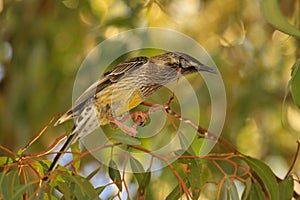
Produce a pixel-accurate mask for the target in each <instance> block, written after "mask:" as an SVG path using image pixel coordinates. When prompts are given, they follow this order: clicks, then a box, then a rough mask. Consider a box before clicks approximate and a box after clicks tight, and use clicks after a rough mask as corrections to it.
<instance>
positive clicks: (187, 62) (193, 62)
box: [175, 52, 217, 74]
mask: <svg viewBox="0 0 300 200" xmlns="http://www.w3.org/2000/svg"><path fill="white" fill-rule="evenodd" d="M175 53H176V54H177V55H179V56H180V57H181V58H183V61H182V62H183V66H186V67H193V68H195V69H196V70H197V71H205V72H209V73H213V74H217V71H216V70H215V69H212V68H210V67H208V66H206V65H204V64H202V63H201V62H199V61H198V60H197V59H196V58H194V57H192V56H190V55H187V54H185V53H181V52H175Z"/></svg>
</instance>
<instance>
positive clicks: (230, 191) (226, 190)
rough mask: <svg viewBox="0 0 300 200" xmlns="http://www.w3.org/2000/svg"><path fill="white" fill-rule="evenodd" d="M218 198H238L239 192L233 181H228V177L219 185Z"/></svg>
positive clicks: (235, 199)
mask: <svg viewBox="0 0 300 200" xmlns="http://www.w3.org/2000/svg"><path fill="white" fill-rule="evenodd" d="M217 199H218V200H222V199H230V200H239V194H238V191H237V188H236V185H235V183H234V182H232V183H231V182H230V179H226V180H225V181H224V182H223V185H222V186H221V191H220V193H219V194H218V196H217Z"/></svg>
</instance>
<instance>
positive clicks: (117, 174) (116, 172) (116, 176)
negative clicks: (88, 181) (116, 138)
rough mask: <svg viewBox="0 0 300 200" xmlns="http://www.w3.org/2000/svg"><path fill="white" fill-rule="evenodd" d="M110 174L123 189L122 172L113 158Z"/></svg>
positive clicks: (120, 188) (110, 163) (110, 164)
mask: <svg viewBox="0 0 300 200" xmlns="http://www.w3.org/2000/svg"><path fill="white" fill-rule="evenodd" d="M108 174H109V177H110V178H111V180H112V181H113V182H114V183H115V184H116V185H117V187H118V188H119V190H120V191H122V179H121V173H120V171H119V170H118V166H117V164H116V163H115V161H113V160H110V161H109V169H108Z"/></svg>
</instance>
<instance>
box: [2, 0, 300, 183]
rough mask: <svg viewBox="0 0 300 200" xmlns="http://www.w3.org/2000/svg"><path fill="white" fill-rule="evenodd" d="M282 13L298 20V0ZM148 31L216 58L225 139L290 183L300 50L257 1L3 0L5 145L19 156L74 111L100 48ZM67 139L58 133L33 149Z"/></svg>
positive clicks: (299, 121)
mask: <svg viewBox="0 0 300 200" xmlns="http://www.w3.org/2000/svg"><path fill="white" fill-rule="evenodd" d="M280 8H281V10H282V12H283V14H284V15H285V17H287V18H288V19H289V20H290V21H291V22H293V19H294V17H295V16H297V13H298V10H297V4H296V1H293V0H287V1H284V4H282V5H281V7H280ZM298 19H299V18H298ZM147 26H154V27H163V28H170V29H174V30H176V31H179V32H182V33H184V34H186V35H188V36H190V37H192V38H193V39H195V40H196V41H198V42H199V43H200V44H201V45H202V46H203V47H204V48H205V49H206V50H207V51H208V53H209V54H210V55H211V56H212V58H213V59H214V61H215V62H216V64H217V66H218V68H219V70H220V72H221V74H222V77H223V79H224V84H225V87H226V93H227V102H228V103H227V106H228V110H227V117H226V122H225V127H224V130H223V132H222V136H223V137H225V138H226V139H228V140H229V141H230V142H232V143H233V144H234V145H235V146H236V147H237V148H238V149H239V150H240V151H241V152H243V153H245V154H249V155H251V156H254V157H256V158H259V159H263V160H264V161H266V162H267V163H269V164H270V166H271V168H272V169H273V170H275V173H276V174H277V175H279V176H280V177H283V175H284V174H285V172H286V171H287V169H288V167H289V165H290V164H291V161H292V158H293V155H294V153H295V151H296V147H297V144H296V140H297V139H299V132H300V113H299V110H297V108H296V106H295V105H294V103H293V100H292V98H291V95H289V94H288V95H287V99H286V101H285V103H284V104H283V100H284V97H285V93H286V91H287V86H288V81H289V79H290V69H291V66H292V65H293V64H294V63H295V61H296V60H297V56H299V43H298V41H297V40H296V39H295V38H293V37H291V36H289V35H286V34H284V33H282V32H279V31H277V30H275V29H274V28H273V27H272V26H271V25H269V24H268V23H267V22H266V20H265V19H264V16H263V14H262V12H261V4H260V1H253V0H209V1H206V0H186V1H182V0H159V1H158V0H157V1H152V0H145V1H142V0H140V1H138V0H134V1H130V0H106V1H102V0H89V1H79V0H65V1H51V0H39V1H37V0H26V1H22V0H19V1H12V0H6V1H5V0H4V1H3V0H0V59H1V60H0V145H3V146H6V147H8V148H10V149H12V150H14V151H16V150H17V149H19V148H21V147H23V146H24V145H25V144H26V143H27V142H29V141H30V139H31V138H33V137H34V136H35V135H36V134H37V133H38V132H39V131H40V130H41V129H42V128H43V127H44V126H45V125H46V124H47V122H48V121H49V120H50V119H51V118H52V117H53V116H54V115H56V114H61V113H62V112H64V111H65V110H66V109H68V108H69V107H70V106H71V102H72V87H73V82H74V79H75V76H76V72H77V70H78V69H79V66H80V64H81V62H82V61H83V59H84V58H85V57H86V55H87V53H88V52H89V51H90V50H91V49H93V47H95V46H96V45H97V44H99V43H100V42H101V41H103V40H105V39H107V38H110V37H111V36H113V35H114V34H117V33H119V32H122V31H126V30H130V29H132V28H137V27H147ZM204 101H205V100H204ZM207 102H209V99H208V100H207ZM208 120H209V119H208ZM204 121H205V120H204ZM282 122H283V123H282ZM205 125H206V124H205ZM62 133H63V128H62V129H58V128H52V127H51V128H50V129H49V130H47V133H46V134H45V135H44V136H43V137H42V138H41V139H40V140H39V141H38V143H37V144H36V145H34V147H33V150H34V151H38V150H42V149H44V148H45V147H46V146H48V145H49V144H50V143H52V142H53V141H54V139H55V138H56V137H57V136H59V135H61V134H62ZM296 170H297V171H298V172H299V171H300V165H299V164H298V165H297V168H296Z"/></svg>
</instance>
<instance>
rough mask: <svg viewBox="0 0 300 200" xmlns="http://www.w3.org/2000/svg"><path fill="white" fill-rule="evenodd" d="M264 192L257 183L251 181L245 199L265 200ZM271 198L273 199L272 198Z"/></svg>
mask: <svg viewBox="0 0 300 200" xmlns="http://www.w3.org/2000/svg"><path fill="white" fill-rule="evenodd" d="M265 199H266V197H265V194H264V192H263V190H262V188H261V186H260V185H259V183H253V184H252V187H251V192H250V195H249V197H248V198H247V200H265ZM272 200H273V199H272Z"/></svg>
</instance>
